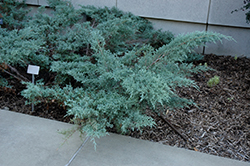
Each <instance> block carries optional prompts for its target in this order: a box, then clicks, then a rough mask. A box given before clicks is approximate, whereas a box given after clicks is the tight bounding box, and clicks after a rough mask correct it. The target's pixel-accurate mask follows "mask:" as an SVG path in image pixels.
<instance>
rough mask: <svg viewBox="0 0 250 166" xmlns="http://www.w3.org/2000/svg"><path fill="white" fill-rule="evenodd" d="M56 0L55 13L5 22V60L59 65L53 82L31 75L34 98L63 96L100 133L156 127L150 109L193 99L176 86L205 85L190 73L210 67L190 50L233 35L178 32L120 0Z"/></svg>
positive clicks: (47, 67) (81, 123)
mask: <svg viewBox="0 0 250 166" xmlns="http://www.w3.org/2000/svg"><path fill="white" fill-rule="evenodd" d="M4 2H5V1H4ZM48 3H49V5H50V6H51V8H52V9H53V11H52V12H51V13H50V14H46V13H45V10H46V8H44V7H40V8H39V11H38V13H37V14H35V15H34V16H33V18H32V19H30V20H28V21H26V20H24V21H25V24H23V23H22V22H21V24H20V26H16V25H15V24H13V25H12V24H10V25H12V26H13V27H14V29H8V28H6V27H7V26H2V27H1V28H0V62H1V63H4V64H8V65H13V66H23V67H27V64H35V65H39V66H41V68H42V70H44V71H47V72H51V73H54V74H55V75H56V78H55V79H54V81H53V83H52V84H48V85H47V84H45V83H44V82H43V80H39V81H38V82H37V84H36V85H33V84H32V83H30V82H24V84H26V85H27V89H25V90H23V91H22V95H23V96H24V97H25V98H27V99H28V101H29V103H31V102H33V103H35V104H37V103H39V102H41V101H44V100H46V101H52V100H53V101H57V102H58V103H60V104H61V105H62V106H64V107H66V108H67V110H68V111H67V115H73V121H74V122H75V124H77V125H78V129H79V130H80V131H81V132H83V133H86V134H87V136H92V137H93V138H95V137H100V136H105V135H106V134H107V130H106V128H107V127H109V128H113V127H116V128H117V129H118V130H119V131H121V132H127V131H128V130H131V129H132V130H134V129H141V128H142V127H144V126H151V127H152V126H153V125H155V122H154V120H153V119H152V118H151V117H149V116H147V115H146V114H145V110H146V109H152V110H153V111H155V112H156V113H159V111H163V110H164V109H174V108H181V107H185V106H188V105H190V104H193V102H192V101H190V100H188V99H185V98H180V97H179V96H178V95H177V94H176V93H175V89H176V88H177V87H187V86H192V87H197V86H196V84H195V82H194V81H193V80H190V79H188V76H190V75H191V74H192V73H197V72H200V71H204V70H207V68H206V66H194V65H193V64H192V63H186V61H187V58H188V56H190V55H192V54H191V53H193V49H194V48H196V47H198V46H205V43H210V42H216V41H221V40H222V39H223V38H224V39H228V40H231V38H230V37H227V36H224V35H222V34H218V33H213V32H193V33H189V34H186V35H179V36H177V37H176V38H174V36H173V34H172V33H170V32H162V31H161V30H154V29H153V27H152V24H151V23H150V22H149V21H147V20H145V19H142V18H140V17H137V16H134V15H133V14H131V13H124V12H122V11H120V10H118V9H117V8H111V9H109V8H107V7H106V8H96V7H93V6H82V7H81V8H79V9H78V10H76V9H74V7H73V6H72V5H71V3H70V2H67V1H62V0H56V1H55V0H49V1H48ZM15 27H19V28H15ZM189 58H190V57H189ZM3 84H5V85H6V82H3Z"/></svg>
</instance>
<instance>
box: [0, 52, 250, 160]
mask: <svg viewBox="0 0 250 166" xmlns="http://www.w3.org/2000/svg"><path fill="white" fill-rule="evenodd" d="M195 63H196V65H199V64H200V63H202V64H205V63H207V65H208V66H209V67H211V68H213V69H215V71H207V72H203V73H199V74H195V75H193V76H192V78H191V79H193V80H195V81H196V83H197V85H198V87H199V88H200V89H199V90H197V89H195V88H179V89H177V93H178V94H179V95H180V96H181V97H186V98H189V99H193V100H194V101H195V103H196V104H197V106H196V107H195V106H192V107H190V108H184V109H181V110H175V111H168V110H164V117H163V118H165V119H166V120H167V121H168V122H169V123H170V124H172V126H173V127H174V128H175V129H176V130H178V131H179V133H181V135H182V137H181V135H180V134H178V133H177V132H176V131H175V130H173V128H171V127H170V126H169V124H168V123H166V121H165V120H163V118H162V117H159V116H158V115H156V114H154V113H153V112H151V111H150V110H148V112H147V113H148V114H149V115H150V116H152V117H153V118H154V119H155V122H156V123H157V125H156V126H155V127H154V128H144V129H143V131H142V132H141V133H140V132H138V131H131V132H130V133H129V134H128V135H130V136H132V137H135V138H139V139H145V140H150V141H155V142H161V143H163V144H166V145H171V146H177V147H182V148H187V149H191V150H195V151H199V152H203V153H208V154H213V155H217V156H222V157H228V158H232V159H237V160H243V161H250V68H249V66H250V59H248V58H245V57H241V58H239V57H231V56H216V55H206V56H205V57H204V60H202V61H198V62H195ZM215 75H218V76H219V77H220V83H219V84H218V85H216V86H213V87H211V88H210V87H208V86H207V82H208V80H209V79H210V78H212V77H213V76H215ZM8 81H9V83H10V84H11V85H12V86H13V90H10V89H1V91H0V101H1V103H0V108H6V107H7V108H8V109H9V110H11V111H16V112H20V113H25V114H31V115H35V116H40V117H44V118H49V119H54V120H59V121H63V122H69V121H70V117H64V116H65V114H66V110H65V109H64V108H63V107H60V106H59V105H58V104H57V103H41V104H39V105H37V106H35V111H34V112H31V106H30V105H25V99H24V98H23V97H22V96H21V95H20V91H21V90H22V89H23V88H24V86H23V85H22V84H21V83H20V82H18V81H17V80H16V79H13V78H9V80H8ZM110 131H111V130H110ZM111 132H115V131H111ZM183 137H184V138H183Z"/></svg>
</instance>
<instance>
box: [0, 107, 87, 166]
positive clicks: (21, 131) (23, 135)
mask: <svg viewBox="0 0 250 166" xmlns="http://www.w3.org/2000/svg"><path fill="white" fill-rule="evenodd" d="M72 127H73V126H72V125H70V124H67V123H62V122H58V121H53V120H48V119H43V118H38V117H34V116H28V115H24V114H20V113H15V112H11V111H4V110H0V154H1V155H0V165H1V166H24V165H32V166H59V165H60V166H62V165H65V164H67V163H68V162H69V160H70V159H71V157H72V156H73V155H74V153H75V152H76V150H77V149H78V148H79V147H80V146H81V144H82V142H83V140H81V139H80V138H79V135H78V134H77V133H75V134H74V135H73V136H72V137H70V139H68V141H67V142H65V144H63V143H64V140H65V136H64V135H62V134H59V133H58V132H59V131H64V130H69V129H71V128H72ZM62 144H63V145H62Z"/></svg>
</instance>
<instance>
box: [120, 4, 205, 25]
mask: <svg viewBox="0 0 250 166" xmlns="http://www.w3.org/2000/svg"><path fill="white" fill-rule="evenodd" d="M208 6H209V0H202V1H201V0H191V1H186V0H179V1H173V0H154V1H152V0H126V1H124V0H117V7H118V8H119V9H121V10H124V11H129V12H132V13H133V14H135V15H139V16H145V17H151V18H161V19H171V20H179V21H191V22H201V23H206V20H207V13H208Z"/></svg>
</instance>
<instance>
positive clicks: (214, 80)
mask: <svg viewBox="0 0 250 166" xmlns="http://www.w3.org/2000/svg"><path fill="white" fill-rule="evenodd" d="M219 83H220V77H219V76H214V77H213V78H210V79H209V80H208V82H207V86H208V87H210V88H211V87H213V86H216V85H217V84H219Z"/></svg>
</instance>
